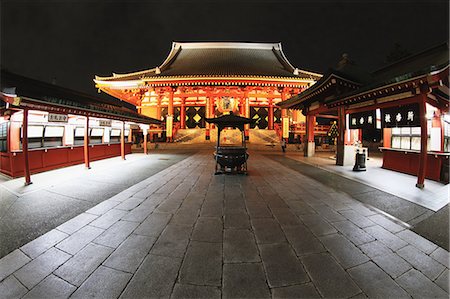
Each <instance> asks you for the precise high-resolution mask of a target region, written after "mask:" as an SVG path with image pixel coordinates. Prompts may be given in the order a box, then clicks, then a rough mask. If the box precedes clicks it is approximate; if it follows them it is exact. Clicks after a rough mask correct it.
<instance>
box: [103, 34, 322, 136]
mask: <svg viewBox="0 0 450 299" xmlns="http://www.w3.org/2000/svg"><path fill="white" fill-rule="evenodd" d="M320 77H321V75H320V74H317V73H313V72H309V71H304V70H301V69H298V68H296V67H294V66H292V65H291V64H290V63H289V61H288V60H287V58H286V56H285V55H284V53H283V50H282V48H281V44H280V43H249V42H204V43H202V42H200V43H179V42H174V43H173V44H172V49H171V51H170V53H169V55H168V57H167V58H166V60H165V61H164V62H163V63H162V64H161V65H160V66H157V67H154V68H152V69H149V70H144V71H139V72H134V73H128V74H120V75H119V74H113V75H112V76H110V77H100V76H96V78H95V80H94V81H95V84H96V87H97V88H98V89H99V90H101V91H104V92H106V93H108V94H110V95H112V96H114V97H116V98H118V99H121V100H123V101H126V102H128V103H131V104H133V105H135V106H136V107H138V111H139V112H140V113H141V114H143V115H147V116H150V117H153V118H156V119H160V120H165V122H166V136H167V139H168V140H170V139H171V138H172V137H173V129H174V128H181V129H189V128H190V129H192V128H205V129H206V130H205V138H206V139H207V140H208V139H209V138H210V129H211V128H212V126H213V125H210V124H209V123H206V122H205V119H206V118H211V117H214V116H219V115H221V114H222V113H224V112H230V111H232V112H233V113H234V114H235V115H241V116H244V117H248V118H252V119H257V120H258V121H257V122H256V123H255V124H252V125H251V126H252V128H258V129H269V130H273V129H274V128H275V127H276V126H277V124H278V125H279V126H280V129H281V126H283V129H284V132H286V131H288V130H289V115H288V111H287V110H284V109H279V108H278V107H276V104H278V103H280V102H281V101H285V100H287V99H288V98H290V97H291V96H292V95H295V94H298V93H299V92H301V91H303V90H306V89H307V88H308V87H310V86H311V85H313V84H314V83H315V82H316V81H317V80H319V79H320ZM297 116H300V114H299V113H298V112H294V115H291V116H290V119H291V121H294V122H295V121H296V120H297ZM283 118H285V121H284V122H283V121H282V119H283ZM210 126H211V127H210ZM249 129H250V125H247V126H246V129H245V136H246V138H248V136H249V133H248V131H249Z"/></svg>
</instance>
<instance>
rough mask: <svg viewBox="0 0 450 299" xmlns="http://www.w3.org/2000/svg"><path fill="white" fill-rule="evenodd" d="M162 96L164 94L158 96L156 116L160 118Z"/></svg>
mask: <svg viewBox="0 0 450 299" xmlns="http://www.w3.org/2000/svg"><path fill="white" fill-rule="evenodd" d="M161 98H162V96H161V95H158V98H157V100H158V104H157V106H156V118H157V119H158V120H161Z"/></svg>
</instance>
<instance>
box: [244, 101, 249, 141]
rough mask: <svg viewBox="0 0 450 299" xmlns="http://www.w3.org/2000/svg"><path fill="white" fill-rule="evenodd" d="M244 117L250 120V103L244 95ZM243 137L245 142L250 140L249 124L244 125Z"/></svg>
mask: <svg viewBox="0 0 450 299" xmlns="http://www.w3.org/2000/svg"><path fill="white" fill-rule="evenodd" d="M245 117H247V118H250V101H249V99H248V96H247V94H246V95H245ZM244 128H245V130H244V137H245V140H249V139H250V124H245V125H244Z"/></svg>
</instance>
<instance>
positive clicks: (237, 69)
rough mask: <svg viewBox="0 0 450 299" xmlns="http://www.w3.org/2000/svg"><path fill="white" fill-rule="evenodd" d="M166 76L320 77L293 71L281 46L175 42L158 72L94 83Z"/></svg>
mask: <svg viewBox="0 0 450 299" xmlns="http://www.w3.org/2000/svg"><path fill="white" fill-rule="evenodd" d="M165 76H167V77H174V76H175V77H179V76H182V77H187V76H213V77H226V76H264V77H283V78H299V79H300V78H307V79H313V80H318V79H319V78H320V77H321V75H320V74H316V73H313V72H308V71H303V70H298V69H296V68H295V67H293V66H292V65H291V64H290V63H289V61H288V60H287V58H286V56H285V55H284V53H283V51H282V48H281V43H244V42H239V43H238V42H208V43H179V42H174V43H173V45H172V49H171V51H170V53H169V55H168V57H167V59H166V60H165V61H164V62H163V64H162V65H161V66H159V67H157V68H153V69H150V70H147V71H141V72H136V73H130V74H124V75H117V74H114V75H113V77H106V78H100V77H97V79H101V80H111V81H119V80H136V79H142V78H151V77H165Z"/></svg>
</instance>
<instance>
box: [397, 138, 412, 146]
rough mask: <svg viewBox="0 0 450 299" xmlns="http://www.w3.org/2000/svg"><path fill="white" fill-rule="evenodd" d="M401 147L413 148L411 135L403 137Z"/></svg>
mask: <svg viewBox="0 0 450 299" xmlns="http://www.w3.org/2000/svg"><path fill="white" fill-rule="evenodd" d="M401 138H402V139H401V145H400V148H401V149H410V148H411V138H410V137H409V136H407V137H401Z"/></svg>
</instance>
